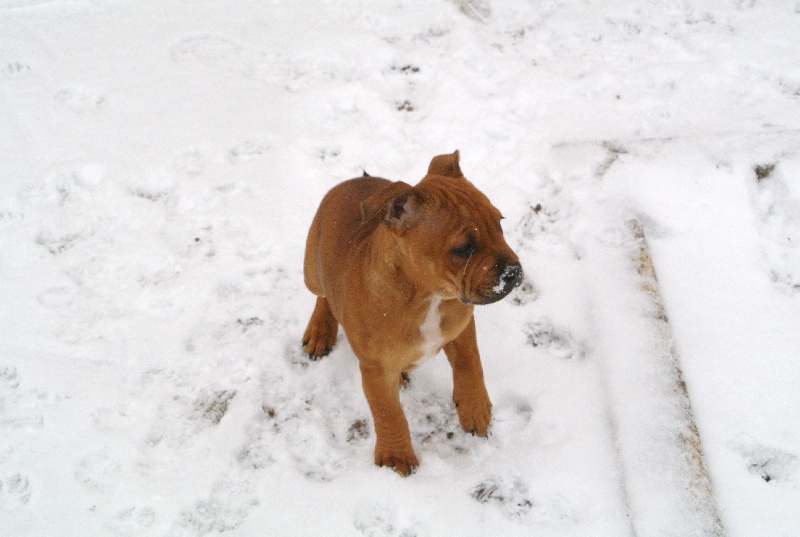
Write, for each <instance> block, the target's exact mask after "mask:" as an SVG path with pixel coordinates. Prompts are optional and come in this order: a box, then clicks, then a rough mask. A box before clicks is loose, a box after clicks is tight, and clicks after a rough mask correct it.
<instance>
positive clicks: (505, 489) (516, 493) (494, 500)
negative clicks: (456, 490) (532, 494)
mask: <svg viewBox="0 0 800 537" xmlns="http://www.w3.org/2000/svg"><path fill="white" fill-rule="evenodd" d="M470 496H472V498H473V499H475V500H476V501H477V502H478V503H482V504H485V505H492V506H494V507H496V508H497V509H500V511H501V512H502V513H503V514H504V515H505V516H506V517H508V518H519V517H522V516H525V515H526V514H528V512H529V511H530V510H531V508H532V507H533V503H532V502H531V500H530V499H529V498H528V487H527V486H526V485H525V483H524V482H523V481H522V480H521V479H519V478H513V479H503V478H500V477H489V478H487V479H484V480H483V481H482V482H481V483H479V484H478V485H476V486H475V487H474V488H473V489H472V490H471V491H470Z"/></svg>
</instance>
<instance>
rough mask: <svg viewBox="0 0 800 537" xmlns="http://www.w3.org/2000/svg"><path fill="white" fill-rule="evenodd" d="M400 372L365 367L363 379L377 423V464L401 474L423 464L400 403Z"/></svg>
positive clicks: (363, 368) (362, 373) (362, 369)
mask: <svg viewBox="0 0 800 537" xmlns="http://www.w3.org/2000/svg"><path fill="white" fill-rule="evenodd" d="M401 374H402V373H401V372H400V371H388V370H386V369H384V368H382V367H380V366H364V365H363V364H362V366H361V382H362V384H363V386H364V394H365V395H366V396H367V402H368V403H369V408H370V410H371V411H372V419H373V421H374V422H375V435H376V436H377V440H376V443H375V464H377V465H378V466H388V467H391V468H394V470H395V471H396V472H397V473H399V474H400V475H404V476H406V475H408V474H410V473H411V472H412V471H413V470H414V468H416V467H417V465H418V464H419V463H418V462H417V457H416V455H414V448H412V447H411V433H410V432H409V429H408V422H407V421H406V416H405V414H403V408H402V407H401V406H400V378H401Z"/></svg>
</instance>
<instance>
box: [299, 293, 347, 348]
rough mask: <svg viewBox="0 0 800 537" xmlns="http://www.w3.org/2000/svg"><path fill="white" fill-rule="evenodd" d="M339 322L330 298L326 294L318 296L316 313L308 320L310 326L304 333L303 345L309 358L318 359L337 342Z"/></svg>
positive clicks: (315, 307)
mask: <svg viewBox="0 0 800 537" xmlns="http://www.w3.org/2000/svg"><path fill="white" fill-rule="evenodd" d="M338 330H339V323H338V322H337V321H336V317H334V316H333V312H332V311H331V308H330V306H329V305H328V299H326V298H325V297H324V296H319V297H317V304H316V306H314V313H312V314H311V320H310V321H308V328H306V332H305V334H304V335H303V347H304V348H305V351H306V352H307V353H308V356H309V358H311V359H312V360H318V359H319V358H322V357H323V356H325V355H327V354H328V353H329V352H330V351H331V349H332V348H333V346H334V345H335V344H336V333H337V332H338Z"/></svg>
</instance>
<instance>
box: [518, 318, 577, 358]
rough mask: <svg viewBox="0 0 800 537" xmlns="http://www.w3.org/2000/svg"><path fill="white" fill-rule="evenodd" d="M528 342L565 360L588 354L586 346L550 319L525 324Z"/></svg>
mask: <svg viewBox="0 0 800 537" xmlns="http://www.w3.org/2000/svg"><path fill="white" fill-rule="evenodd" d="M524 330H525V334H526V335H527V336H528V343H530V344H531V345H532V346H533V347H541V348H543V349H546V350H547V351H548V352H550V353H552V354H554V355H556V356H558V357H559V358H561V359H563V360H572V359H575V360H580V359H582V358H583V357H584V356H585V355H586V347H585V346H584V345H583V343H581V342H579V341H576V340H575V338H574V337H573V336H572V334H570V333H569V332H566V331H564V330H561V329H559V328H555V327H554V326H553V324H552V322H550V320H549V319H540V320H538V321H534V322H531V323H528V324H527V325H525V329H524Z"/></svg>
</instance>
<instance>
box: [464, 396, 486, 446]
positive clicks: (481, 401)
mask: <svg viewBox="0 0 800 537" xmlns="http://www.w3.org/2000/svg"><path fill="white" fill-rule="evenodd" d="M455 403H456V410H457V411H458V421H459V423H461V428H462V429H464V430H465V431H466V432H468V433H472V434H477V435H478V436H483V437H485V436H488V434H489V423H491V421H492V403H491V401H489V396H488V395H486V394H483V396H481V397H461V398H459V399H457V400H455Z"/></svg>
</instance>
